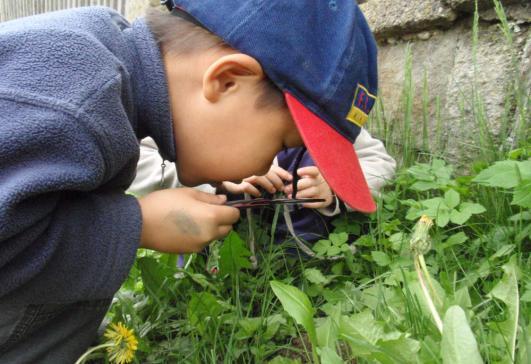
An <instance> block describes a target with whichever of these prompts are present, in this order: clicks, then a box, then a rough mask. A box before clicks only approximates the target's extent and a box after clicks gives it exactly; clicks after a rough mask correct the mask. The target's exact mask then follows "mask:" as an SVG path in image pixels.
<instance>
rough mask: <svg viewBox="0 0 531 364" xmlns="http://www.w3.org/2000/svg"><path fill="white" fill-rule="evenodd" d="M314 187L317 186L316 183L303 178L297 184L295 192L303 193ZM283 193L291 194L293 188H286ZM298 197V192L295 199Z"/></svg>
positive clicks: (310, 179)
mask: <svg viewBox="0 0 531 364" xmlns="http://www.w3.org/2000/svg"><path fill="white" fill-rule="evenodd" d="M316 185H317V181H316V180H315V179H314V178H303V179H301V180H299V182H297V190H298V191H303V190H305V189H307V188H309V187H312V186H316ZM284 192H285V193H286V194H290V193H293V186H292V185H289V186H286V188H285V190H284ZM298 196H299V192H297V197H298Z"/></svg>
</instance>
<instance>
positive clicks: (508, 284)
mask: <svg viewBox="0 0 531 364" xmlns="http://www.w3.org/2000/svg"><path fill="white" fill-rule="evenodd" d="M502 268H503V271H504V273H505V274H504V275H503V277H502V279H501V280H500V281H499V282H498V284H496V286H494V288H493V289H492V291H491V292H490V293H489V296H490V297H494V298H496V299H499V300H500V301H502V302H503V303H505V305H506V306H507V309H506V315H507V320H505V321H503V322H501V323H499V324H498V325H497V327H499V330H500V333H501V334H502V335H503V336H504V337H505V341H506V342H507V343H508V345H509V351H510V356H511V360H512V361H514V355H515V349H516V334H517V331H518V315H519V309H520V306H519V302H520V298H519V293H518V279H517V274H518V272H517V263H516V255H513V256H512V257H511V259H510V260H509V262H508V263H507V264H505V265H504V266H503V267H502Z"/></svg>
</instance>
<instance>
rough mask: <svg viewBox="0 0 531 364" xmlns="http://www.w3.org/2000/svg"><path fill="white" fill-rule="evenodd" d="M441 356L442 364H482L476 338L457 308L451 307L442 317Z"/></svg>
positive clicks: (461, 312)
mask: <svg viewBox="0 0 531 364" xmlns="http://www.w3.org/2000/svg"><path fill="white" fill-rule="evenodd" d="M441 354H442V358H443V363H444V364H482V363H483V359H481V355H480V354H479V349H478V344H477V342H476V338H475V337H474V334H473V333H472V330H471V329H470V326H469V325H468V322H467V320H466V316H465V312H464V311H463V309H462V308H461V307H459V306H451V307H450V308H449V309H448V310H447V311H446V314H445V315H444V322H443V335H442V342H441Z"/></svg>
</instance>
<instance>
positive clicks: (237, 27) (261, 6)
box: [226, 0, 269, 41]
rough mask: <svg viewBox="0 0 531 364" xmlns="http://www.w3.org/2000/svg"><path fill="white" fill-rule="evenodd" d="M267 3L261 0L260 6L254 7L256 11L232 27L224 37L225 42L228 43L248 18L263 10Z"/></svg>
mask: <svg viewBox="0 0 531 364" xmlns="http://www.w3.org/2000/svg"><path fill="white" fill-rule="evenodd" d="M268 3H269V2H268V1H264V0H262V4H261V5H258V6H257V7H256V9H255V10H254V11H253V12H251V13H249V14H248V15H247V16H246V17H245V18H243V19H242V20H241V21H240V22H239V23H238V24H236V25H235V26H234V29H232V30H231V31H230V32H229V33H228V34H227V35H226V39H227V41H229V39H230V38H231V37H232V35H233V34H234V33H236V31H238V30H239V29H240V28H241V27H242V26H243V25H244V24H245V23H247V22H248V20H249V18H251V17H252V16H253V15H255V14H256V13H257V12H259V11H261V10H262V8H264V7H265V6H266V5H267V4H268Z"/></svg>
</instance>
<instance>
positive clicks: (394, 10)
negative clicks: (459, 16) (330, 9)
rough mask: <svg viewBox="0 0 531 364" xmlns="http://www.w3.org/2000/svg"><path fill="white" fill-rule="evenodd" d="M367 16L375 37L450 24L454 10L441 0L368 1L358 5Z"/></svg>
mask: <svg viewBox="0 0 531 364" xmlns="http://www.w3.org/2000/svg"><path fill="white" fill-rule="evenodd" d="M360 7H361V9H362V11H363V12H364V14H365V16H366V17H367V18H368V19H370V20H371V21H370V22H369V23H370V25H371V28H372V30H373V32H374V34H375V36H376V37H377V38H382V37H386V36H388V35H391V34H393V33H397V32H398V33H401V31H403V30H406V31H407V32H408V33H413V32H419V31H422V30H425V29H429V28H432V27H449V26H450V25H451V24H452V23H453V21H454V20H455V19H456V13H455V12H454V11H453V10H452V9H451V8H449V7H448V6H446V5H445V4H444V3H443V2H442V1H441V0H410V1H407V2H403V1H396V0H369V1H368V2H366V3H363V4H361V5H360Z"/></svg>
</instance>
